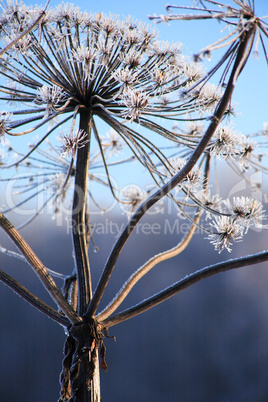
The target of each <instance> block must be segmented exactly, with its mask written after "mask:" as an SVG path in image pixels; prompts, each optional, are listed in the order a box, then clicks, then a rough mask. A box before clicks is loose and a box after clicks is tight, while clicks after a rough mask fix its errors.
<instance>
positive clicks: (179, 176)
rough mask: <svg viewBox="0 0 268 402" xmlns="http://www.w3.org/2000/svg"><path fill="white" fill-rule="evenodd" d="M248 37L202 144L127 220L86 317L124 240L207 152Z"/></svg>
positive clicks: (247, 36) (93, 309) (95, 304)
mask: <svg viewBox="0 0 268 402" xmlns="http://www.w3.org/2000/svg"><path fill="white" fill-rule="evenodd" d="M251 34H252V32H251V31H248V32H246V34H245V35H244V36H243V37H242V38H241V42H240V44H239V47H238V50H237V55H236V59H235V62H234V66H233V69H232V71H231V74H230V77H229V81H228V84H227V87H226V89H225V91H224V94H223V96H222V98H221V100H220V101H219V103H218V105H217V107H216V109H215V112H214V114H213V117H212V120H211V123H210V124H209V126H208V128H207V130H206V132H205V134H204V135H203V137H202V139H201V141H200V142H199V144H198V146H197V147H196V149H195V150H194V152H193V154H192V156H191V157H190V159H189V161H188V162H187V163H186V164H185V166H184V167H183V168H182V169H181V170H180V171H179V172H178V173H177V174H176V175H175V176H173V177H172V179H171V180H170V181H169V182H168V183H166V184H165V185H164V186H163V187H162V188H161V189H159V190H158V191H156V193H155V194H153V195H152V196H151V197H149V198H148V200H146V201H145V202H144V203H143V204H142V205H141V206H140V207H139V208H138V209H137V211H136V212H135V214H134V215H133V216H132V218H131V219H130V222H129V223H128V224H127V225H126V226H125V228H124V230H123V232H122V233H121V236H120V237H119V238H118V240H117V242H116V243H115V245H114V247H113V249H112V251H111V253H110V256H109V258H108V261H107V263H106V266H105V268H104V271H103V273H102V276H101V278H100V280H99V283H98V286H97V288H96V291H95V293H94V295H93V298H92V300H91V303H90V305H89V307H88V310H87V313H86V315H88V316H93V315H94V314H95V312H96V310H97V308H98V305H99V302H100V300H101V298H102V295H103V293H104V291H105V288H106V286H107V284H108V282H109V279H110V276H111V274H112V271H113V269H114V266H115V263H116V261H117V259H118V257H119V254H120V252H121V251H122V249H123V247H124V245H125V243H126V241H127V240H128V238H129V237H130V235H131V233H132V232H133V230H134V228H135V226H136V225H137V223H138V222H139V221H140V219H141V218H142V217H143V215H144V214H145V213H146V212H147V211H148V209H149V208H151V207H152V206H153V205H154V204H155V203H156V202H157V201H159V200H160V199H161V198H163V197H164V196H165V195H166V194H168V193H169V192H170V191H171V190H172V189H173V188H174V187H175V186H177V185H178V184H179V183H180V182H181V181H182V180H183V179H184V177H185V176H186V175H187V174H188V173H189V172H190V171H191V169H192V168H193V167H194V166H195V164H196V162H197V161H198V159H199V158H200V156H201V155H202V153H203V152H204V150H205V149H206V147H207V145H208V143H209V141H210V139H211V137H212V136H213V134H214V133H215V130H216V129H217V127H218V125H219V123H220V121H221V119H222V117H223V115H224V112H225V110H226V109H227V107H228V105H229V102H230V100H231V97H232V94H233V91H234V88H235V84H236V79H237V77H238V75H239V74H240V72H241V71H242V69H243V67H244V63H241V61H246V60H245V59H244V55H245V53H246V51H247V45H248V41H249V39H250V37H251Z"/></svg>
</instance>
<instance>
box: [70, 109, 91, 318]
mask: <svg viewBox="0 0 268 402" xmlns="http://www.w3.org/2000/svg"><path fill="white" fill-rule="evenodd" d="M79 129H80V130H83V131H84V132H85V133H87V138H88V139H90V131H91V114H90V112H89V111H88V110H86V109H83V110H82V111H81V112H80V126H79ZM89 148H90V142H87V143H86V144H85V145H84V146H83V147H81V148H78V149H77V155H76V169H75V189H74V198H73V208H72V235H73V247H74V255H75V263H76V270H77V279H78V291H79V306H78V312H79V315H80V316H82V315H83V314H84V313H85V311H86V308H87V306H88V303H89V301H90V299H91V296H92V288H91V277H90V267H89V260H88V252H87V248H88V247H87V240H86V238H87V225H86V222H85V215H86V202H87V180H88V166H89Z"/></svg>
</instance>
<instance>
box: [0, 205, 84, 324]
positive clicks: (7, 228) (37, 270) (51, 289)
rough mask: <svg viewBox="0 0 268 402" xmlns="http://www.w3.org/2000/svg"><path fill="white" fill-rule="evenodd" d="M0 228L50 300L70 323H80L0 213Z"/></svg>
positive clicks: (46, 273) (26, 245)
mask: <svg viewBox="0 0 268 402" xmlns="http://www.w3.org/2000/svg"><path fill="white" fill-rule="evenodd" d="M0 226H1V227H2V228H3V229H4V231H5V232H6V233H7V235H8V236H9V237H10V239H11V240H12V241H13V242H14V244H15V245H16V246H17V247H18V249H19V250H20V251H21V253H22V254H23V255H24V257H25V259H26V260H27V262H28V263H29V264H30V266H31V267H32V268H33V269H34V271H35V273H36V275H37V276H38V277H39V279H40V280H41V282H42V284H43V285H44V287H45V288H46V289H47V291H48V293H49V294H50V296H51V297H52V299H53V300H54V301H55V302H56V304H57V305H58V307H59V308H60V309H61V310H62V311H63V313H64V314H65V315H66V316H67V317H68V319H69V320H70V321H71V323H73V324H75V323H78V322H80V321H81V318H80V317H79V316H78V315H77V314H76V312H75V311H74V310H73V309H72V307H71V306H70V305H69V304H68V302H67V301H66V300H65V298H64V297H63V295H62V293H61V291H60V289H59V288H58V286H57V285H56V283H55V282H54V280H53V278H52V276H51V275H50V274H49V273H48V271H47V269H46V268H45V267H44V265H43V264H42V262H41V261H40V260H39V258H38V257H37V256H36V254H35V253H34V252H33V250H32V249H31V248H30V246H29V245H28V243H26V241H25V240H24V239H23V237H22V236H21V235H20V234H19V232H18V231H17V230H16V229H15V227H14V226H13V225H12V224H11V222H9V220H8V219H7V218H6V217H5V216H4V215H3V214H2V213H0Z"/></svg>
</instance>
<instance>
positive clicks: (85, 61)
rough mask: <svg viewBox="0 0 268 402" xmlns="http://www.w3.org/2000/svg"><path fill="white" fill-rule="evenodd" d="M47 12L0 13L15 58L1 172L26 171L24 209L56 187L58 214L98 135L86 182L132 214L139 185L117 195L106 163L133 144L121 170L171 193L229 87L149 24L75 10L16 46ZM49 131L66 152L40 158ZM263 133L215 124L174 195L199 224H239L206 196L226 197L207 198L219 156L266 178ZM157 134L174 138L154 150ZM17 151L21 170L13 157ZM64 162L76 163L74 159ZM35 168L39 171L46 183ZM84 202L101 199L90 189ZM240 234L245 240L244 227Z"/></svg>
mask: <svg viewBox="0 0 268 402" xmlns="http://www.w3.org/2000/svg"><path fill="white" fill-rule="evenodd" d="M42 11H43V10H42V8H41V7H38V6H35V7H28V6H26V5H24V4H23V3H22V2H20V3H19V4H16V2H15V1H14V4H13V2H12V1H8V3H7V6H5V7H4V6H3V11H2V14H1V17H0V38H1V49H2V52H3V49H5V48H6V47H8V49H7V50H6V51H5V52H4V54H3V55H2V57H1V58H0V75H1V82H0V100H1V101H2V103H5V104H6V103H7V104H8V106H7V107H6V106H5V108H3V107H2V112H1V115H0V140H1V143H2V144H3V145H7V146H8V147H7V148H8V150H7V151H6V152H3V153H2V154H1V161H0V163H1V165H6V167H7V166H8V165H13V166H16V168H17V167H19V166H22V167H23V168H24V170H25V169H28V170H30V172H29V173H25V174H24V175H23V176H22V179H21V180H27V181H28V182H27V183H26V187H27V188H26V190H24V187H23V183H22V181H21V184H20V185H19V186H18V188H19V189H20V190H18V193H23V194H28V197H26V198H25V202H26V201H28V200H31V199H32V198H33V196H34V192H35V194H36V195H38V194H40V193H41V192H45V191H46V190H47V189H50V190H51V191H50V192H49V197H48V198H49V199H51V198H53V195H54V201H56V203H57V208H56V209H58V203H59V201H62V200H63V199H64V197H65V195H66V192H67V189H69V188H70V184H71V183H72V181H73V179H74V177H75V167H74V160H75V155H76V152H77V151H78V150H79V149H81V148H83V147H85V145H88V143H89V142H90V143H91V138H92V137H93V136H94V138H95V146H96V147H95V148H93V150H92V149H91V148H90V157H89V170H88V172H87V174H88V179H89V183H90V184H91V183H92V182H93V181H94V182H97V183H99V184H104V185H105V186H106V187H110V189H111V191H112V194H113V196H114V197H115V198H116V199H118V200H120V201H122V203H123V204H124V205H125V206H127V207H126V208H125V212H126V214H127V215H128V216H129V215H130V214H131V213H132V212H133V211H134V210H135V209H136V208H137V206H138V205H139V204H140V203H141V202H142V201H143V194H142V193H139V194H136V193H135V191H136V189H135V187H133V189H131V188H130V189H128V192H127V193H126V191H124V189H119V188H116V189H115V188H114V186H113V184H112V180H111V178H110V174H109V170H110V168H111V166H112V165H113V163H111V162H110V161H109V159H110V158H111V157H115V156H117V154H121V151H122V148H123V145H126V146H127V147H128V150H129V151H130V152H131V156H129V152H128V153H127V155H126V156H123V157H122V159H121V162H122V163H123V162H126V161H128V162H131V161H133V160H134V159H136V160H139V162H140V163H141V164H142V165H143V166H144V167H145V168H146V170H147V172H149V174H150V175H151V177H152V178H153V180H154V184H155V185H157V186H161V185H163V184H164V183H165V182H166V181H167V180H169V179H170V178H171V176H173V175H174V174H176V173H177V172H178V171H179V170H180V169H181V168H182V167H183V166H184V165H185V163H186V162H187V159H188V158H189V157H190V155H191V153H192V151H193V150H194V149H195V147H196V146H197V144H198V142H199V141H200V139H201V137H202V136H203V134H204V132H205V125H206V124H207V122H208V121H209V120H210V118H211V117H212V115H213V111H214V109H215V107H216V105H217V103H218V102H219V100H220V99H221V96H222V93H223V89H222V88H220V87H216V86H214V85H210V84H209V83H205V82H206V80H203V72H202V69H201V67H200V66H201V65H200V64H199V63H197V62H190V61H189V60H188V59H186V58H185V57H184V56H183V55H182V54H181V50H180V48H181V45H180V44H172V45H170V44H169V43H167V42H160V41H158V39H157V33H156V32H155V30H152V29H151V28H149V27H147V26H145V25H144V24H143V23H141V22H137V21H134V20H132V19H131V18H127V19H125V20H123V21H120V20H119V19H118V18H117V17H115V16H112V15H108V16H107V15H105V14H101V13H97V14H88V13H86V12H81V11H80V9H79V8H78V7H74V6H73V5H71V4H68V3H66V4H62V5H60V6H58V7H56V8H55V9H51V10H46V11H45V13H44V14H43V17H42V18H41V20H40V21H39V22H38V24H36V25H35V26H34V27H33V29H31V30H30V32H28V33H26V34H25V35H23V36H22V37H21V39H19V40H16V39H17V38H18V37H19V36H21V34H22V33H25V32H26V31H27V29H29V28H30V27H32V25H33V24H34V22H35V21H36V19H37V18H38V16H40V15H41V13H42ZM5 109H6V111H3V110H5ZM84 112H86V114H87V115H90V117H91V119H90V127H91V132H86V131H85V130H84V128H83V129H82V130H81V129H79V127H78V123H79V117H80V115H82V114H83V113H84ZM231 114H232V109H231V108H230V109H227V111H226V116H229V115H231ZM100 119H101V120H102V121H103V122H104V123H105V124H106V125H108V126H109V127H110V132H109V133H108V135H106V137H105V136H104V134H103V132H100V130H99V127H98V125H99V121H100ZM172 122H173V123H174V125H173V128H172V124H171V123H172ZM40 128H41V131H39V133H40V132H41V133H42V136H41V138H40V139H39V140H35V141H34V143H33V142H31V145H30V147H29V151H28V152H24V153H22V152H16V153H15V152H13V151H14V149H13V145H10V143H9V142H8V140H7V137H8V136H22V135H27V137H28V135H30V134H31V133H35V132H36V131H37V130H38V129H40ZM44 129H45V130H44ZM102 131H103V129H102ZM149 132H150V134H149V135H147V133H149ZM53 134H54V138H55V139H56V140H59V144H58V146H56V147H55V146H54V145H52V142H49V147H50V150H49V153H45V152H44V151H43V150H42V151H40V147H41V146H42V143H44V142H45V140H47V139H48V136H51V135H53ZM263 134H265V135H266V134H267V133H266V132H265V130H264V132H260V133H257V134H256V135H253V136H251V137H250V138H247V137H245V136H244V135H242V134H241V135H240V134H239V133H237V132H235V131H234V130H232V128H231V126H230V125H229V124H227V125H226V126H223V125H221V126H219V128H218V130H217V131H216V133H215V135H214V138H212V140H211V142H210V144H209V145H208V147H207V149H206V151H205V153H204V155H203V158H201V159H200V161H199V162H198V166H196V167H195V168H194V169H193V170H192V171H191V172H190V173H189V174H188V175H187V177H186V178H185V180H183V181H182V183H181V184H180V185H179V186H178V188H177V189H176V190H175V191H174V193H173V194H171V199H172V200H173V201H174V203H175V205H176V206H177V207H178V209H179V213H180V214H182V215H184V216H186V217H188V218H190V220H192V219H193V217H194V216H195V211H196V208H202V209H204V210H205V211H206V217H207V220H209V219H213V218H215V216H216V217H217V216H218V215H220V214H221V213H224V214H225V215H226V214H227V216H229V217H231V216H232V214H231V213H230V211H227V212H226V211H224V209H221V208H220V202H219V200H220V197H219V195H218V194H217V191H215V192H214V193H213V190H212V189H210V190H209V194H211V195H210V199H211V200H216V199H217V200H218V202H217V206H215V205H214V203H213V202H211V201H204V200H207V199H208V186H209V179H210V175H209V166H210V165H211V159H212V158H215V159H221V160H223V161H224V162H225V163H228V164H229V165H230V166H231V167H232V168H234V170H235V171H236V172H237V173H239V174H242V173H243V174H244V173H245V172H246V171H247V170H248V169H254V170H255V171H256V170H262V167H263V166H262V157H263V151H264V149H263V148H264V145H261V146H260V145H259V143H260V141H258V139H259V138H258V137H261V136H262V135H263ZM159 136H162V137H164V138H165V140H166V144H167V145H165V147H164V146H163V149H162V148H161V147H160V146H158V142H157V141H158V139H159ZM31 141H32V139H31ZM265 141H266V142H267V140H265ZM27 143H29V140H27ZM53 144H54V142H53ZM90 147H91V145H90ZM34 152H35V153H34ZM40 152H41V153H40ZM14 154H15V156H16V159H15V162H14V159H11V158H12V157H14ZM34 155H36V156H34ZM40 155H41V156H40ZM58 156H59V157H60V160H57V157H58ZM55 158H56V159H55ZM68 158H70V159H71V161H70V162H66V159H68ZM45 159H47V161H45ZM121 162H116V163H115V164H119V163H121ZM100 165H102V166H104V170H105V174H106V179H103V174H102V175H101V176H98V173H97V171H96V167H98V166H100ZM34 169H38V175H36V173H34ZM41 169H42V172H43V173H42V175H40V170H41ZM93 169H94V170H93ZM134 170H135V169H134ZM24 186H25V183H24ZM21 189H22V190H21ZM30 191H33V193H30ZM151 191H153V189H152V190H151ZM88 194H89V197H90V198H91V199H92V200H94V194H92V191H91V188H89V191H88ZM135 194H136V195H135ZM134 195H135V196H134ZM254 202H255V201H253V203H254ZM256 202H257V201H256ZM45 203H47V201H45ZM94 203H95V205H97V202H95V201H94ZM21 204H22V202H21V201H20V204H19V205H21ZM254 205H255V204H254ZM10 209H12V207H11V208H8V209H6V211H7V210H10ZM40 209H43V205H42V206H41V208H40ZM40 209H39V211H40ZM251 214H253V209H252V212H249V215H251ZM262 217H263V215H262ZM218 219H219V218H218ZM219 222H220V220H219V221H217V222H216V223H215V221H213V223H212V224H210V225H208V227H209V229H207V230H208V231H209V232H212V233H211V234H212V235H213V236H214V237H213V241H212V242H213V244H215V246H216V248H217V249H219V248H220V249H221V248H222V246H223V247H225V248H227V249H228V250H229V245H230V241H229V239H230V237H231V238H232V240H236V236H233V235H232V231H231V232H230V233H231V235H229V227H228V236H227V240H226V238H224V240H223V241H221V242H220V247H219V246H218V243H217V241H216V240H215V239H217V238H218V237H219V236H222V234H221V233H222V232H221V231H219V230H218V226H219ZM248 222H254V219H251V217H250V216H248V217H247V228H248V226H249V225H248ZM224 223H226V222H224ZM234 223H235V224H236V225H241V220H239V221H238V220H234V219H231V218H230V222H229V221H228V225H229V224H230V225H232V224H234ZM255 223H256V220H255ZM215 230H217V232H215ZM214 232H215V233H214ZM237 233H239V236H241V235H242V234H244V233H245V229H244V227H243V228H242V229H241V230H240V229H239V230H238V232H237Z"/></svg>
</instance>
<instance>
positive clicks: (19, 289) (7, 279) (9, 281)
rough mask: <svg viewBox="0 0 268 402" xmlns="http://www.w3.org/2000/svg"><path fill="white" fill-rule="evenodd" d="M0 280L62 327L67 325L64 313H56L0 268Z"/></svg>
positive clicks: (68, 323)
mask: <svg viewBox="0 0 268 402" xmlns="http://www.w3.org/2000/svg"><path fill="white" fill-rule="evenodd" d="M0 280H1V281H2V282H3V283H4V284H5V285H7V286H8V287H9V288H11V289H12V290H14V292H16V293H17V294H18V295H19V296H21V297H22V298H23V299H24V300H26V301H27V302H28V303H30V304H31V305H32V306H33V307H35V308H36V309H37V310H39V311H41V312H42V313H44V314H45V315H46V316H48V317H50V318H52V320H54V321H56V322H58V323H59V324H61V325H63V326H64V327H68V325H70V321H69V320H68V319H67V318H66V317H64V315H62V314H60V313H58V312H57V311H56V310H54V309H53V308H52V307H50V306H48V305H47V304H46V303H44V302H43V301H42V300H40V299H39V298H38V297H36V296H35V295H34V294H33V293H31V292H30V291H29V290H28V289H26V288H25V287H24V286H23V285H21V284H20V283H19V282H17V281H16V280H15V279H14V278H12V277H11V276H10V275H8V274H7V273H6V272H4V271H2V270H0Z"/></svg>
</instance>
